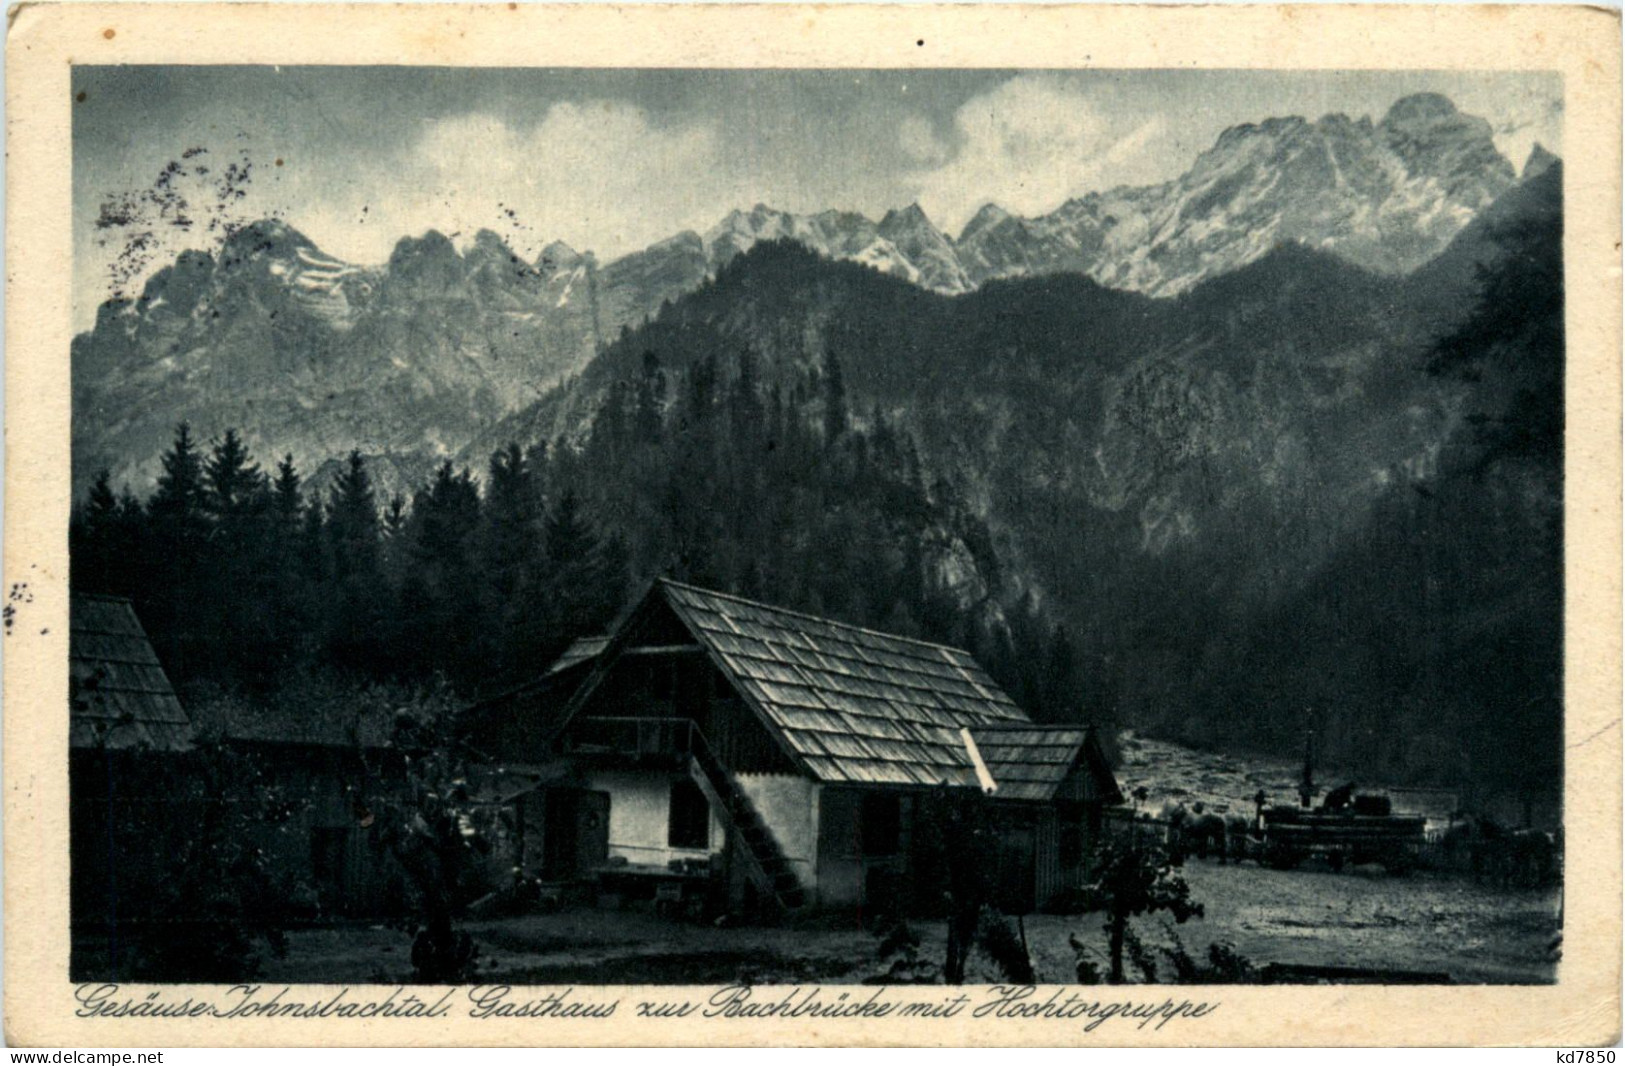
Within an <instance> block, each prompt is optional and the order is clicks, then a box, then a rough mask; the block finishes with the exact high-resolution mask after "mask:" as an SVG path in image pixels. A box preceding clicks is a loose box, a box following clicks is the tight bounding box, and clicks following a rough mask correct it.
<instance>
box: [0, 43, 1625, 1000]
mask: <svg viewBox="0 0 1625 1066" xmlns="http://www.w3.org/2000/svg"><path fill="white" fill-rule="evenodd" d="M106 33H107V34H108V35H112V34H113V33H114V30H113V29H111V28H109V29H108V30H107V31H106ZM908 43H909V45H910V47H913V46H914V41H912V40H911V41H909V42H908ZM918 47H919V49H921V50H922V54H924V52H923V50H924V49H926V48H927V47H928V42H927V40H926V39H925V38H924V37H922V38H921V39H920V40H919V42H918ZM71 94H72V104H71V111H70V117H71V148H72V151H71V157H72V168H71V170H72V173H71V184H72V196H71V199H72V210H71V219H68V218H64V219H62V220H61V221H60V225H61V226H63V227H65V228H66V227H71V242H72V255H71V263H70V262H66V261H64V262H62V263H60V264H59V268H60V274H61V278H60V279H59V281H58V284H71V314H72V342H71V347H70V348H69V349H68V350H63V351H58V352H50V353H45V352H40V353H33V354H34V355H35V356H37V357H38V358H42V359H45V358H48V359H49V360H51V361H53V362H57V363H61V364H63V366H64V373H67V374H71V480H72V486H71V487H72V509H71V517H70V520H69V523H68V528H67V529H66V530H64V531H63V536H65V537H66V539H67V544H68V552H69V556H68V558H69V563H70V567H71V570H70V574H69V591H70V593H71V608H70V612H69V615H68V626H69V634H68V663H67V669H68V672H69V681H68V694H69V704H70V706H69V708H68V712H69V725H70V736H69V742H68V751H67V756H68V759H69V761H70V765H69V770H68V787H69V795H68V812H69V815H70V817H69V819H68V822H67V825H66V830H67V833H68V837H67V839H66V840H65V841H63V843H62V847H63V849H64V850H65V851H67V853H68V854H69V857H70V861H71V869H70V882H69V887H70V892H69V895H70V899H69V915H70V923H71V926H70V928H71V938H70V939H71V945H69V946H68V948H69V958H68V962H67V969H68V974H69V977H70V979H71V980H72V981H73V982H80V983H87V984H90V985H92V986H99V985H104V984H107V983H129V984H137V983H139V984H160V985H161V984H177V983H201V984H218V985H228V986H230V985H238V984H242V983H244V982H255V983H264V984H265V985H266V987H281V986H282V985H286V984H325V985H344V986H359V985H380V986H388V987H390V988H396V987H400V988H404V989H405V990H406V992H403V993H402V995H401V998H403V999H404V998H405V996H406V994H408V993H410V992H411V990H412V988H413V986H417V985H431V986H435V985H440V986H444V985H459V986H468V987H477V988H485V989H493V988H501V989H508V988H512V989H515V990H518V989H522V988H524V987H526V986H556V987H576V988H582V987H586V986H597V985H632V984H636V985H684V986H713V987H720V988H730V989H750V988H753V987H756V986H799V987H801V988H812V987H815V986H816V987H818V988H821V989H824V990H825V993H824V994H826V995H828V996H831V997H833V996H835V995H837V994H838V990H835V989H834V986H866V985H867V986H883V985H927V986H928V985H938V986H988V985H992V986H1009V987H1026V986H1035V985H1036V986H1043V985H1069V986H1107V985H1111V986H1117V985H1159V984H1162V985H1185V986H1190V985H1232V986H1234V985H1325V984H1330V985H1401V984H1403V985H1549V984H1553V983H1557V982H1559V979H1560V974H1561V971H1562V967H1563V966H1564V961H1563V960H1564V954H1565V943H1564V911H1565V905H1564V904H1565V900H1564V881H1565V877H1564V874H1565V853H1566V841H1565V833H1564V828H1565V810H1566V806H1565V794H1564V791H1565V790H1564V765H1565V746H1564V724H1565V698H1564V693H1565V687H1564V686H1565V627H1564V617H1565V614H1564V612H1565V600H1566V594H1565V584H1564V565H1565V550H1564V534H1565V499H1566V493H1565V477H1564V463H1565V424H1566V412H1565V389H1564V386H1565V380H1566V368H1567V367H1568V365H1569V362H1568V359H1567V341H1566V333H1565V322H1566V318H1565V308H1566V303H1565V284H1564V219H1565V212H1564V199H1563V194H1564V157H1565V153H1566V152H1569V153H1572V152H1582V151H1584V150H1585V146H1584V145H1578V144H1569V143H1566V142H1565V138H1564V132H1565V102H1566V95H1565V81H1564V78H1563V76H1562V75H1561V74H1560V73H1558V72H1555V71H1541V70H1525V71H1507V70H1500V71H1491V70H1484V71H1474V70H1434V69H1417V70H1355V69H1315V70H1308V69H1280V70H1270V69H1257V68H1252V69H1245V68H1238V69H1230V70H1226V69H1203V70H1196V69H1172V68H1170V69H1099V68H1090V69H1083V68H1082V67H1080V68H1077V69H1056V68H1049V67H1044V68H1038V67H1034V68H1026V69H1023V68H1007V69H970V68H967V67H964V66H959V67H950V66H945V67H942V68H930V69H832V68H824V69H804V68H794V67H780V68H772V67H767V68H758V69H738V68H722V67H714V68H700V67H689V68H682V69H679V68H669V69H660V68H648V67H639V68H634V67H621V68H616V67H602V66H598V67H574V68H572V67H527V68H507V67H487V68H479V67H468V66H372V65H352V66H308V65H303V66H302V65H281V66H274V65H210V64H206V63H205V64H197V63H186V64H181V63H175V64H169V65H152V64H135V63H107V64H85V65H75V66H74V67H73V69H72V73H71ZM66 179H67V176H66V175H64V176H63V180H66ZM1615 358H1616V359H1617V352H1616V353H1615ZM1615 564H1616V565H1617V560H1615ZM10 595H11V597H12V601H13V603H12V604H11V606H9V607H8V609H7V617H6V628H7V631H8V632H9V631H10V630H11V628H12V624H13V617H14V613H16V612H17V611H19V610H21V607H22V605H19V603H18V602H16V601H18V600H19V599H22V600H24V601H26V597H27V595H28V592H27V590H26V588H24V587H20V586H19V585H18V584H15V583H14V584H12V585H11V588H10ZM36 713H38V714H41V715H54V714H58V713H59V712H58V711H57V710H56V708H55V706H54V705H53V707H51V708H45V707H43V706H41V707H40V708H37V709H36ZM1615 725H1616V726H1617V720H1616V722H1615ZM1616 742H1617V740H1616ZM1617 799H1618V797H1617V796H1616V797H1614V800H1615V802H1616V803H1617ZM1616 817H1617V815H1616ZM1614 828H1615V830H1616V831H1617V826H1615V827H1614ZM1616 875H1617V871H1616ZM1615 958H1616V963H1617V955H1616V956H1615ZM946 991H947V989H942V990H939V992H938V993H937V995H938V996H939V997H940V996H941V994H942V992H946ZM1085 991H1087V990H1085ZM489 994H490V995H496V994H495V993H489ZM504 994H505V993H504ZM856 994H857V993H854V995H856ZM862 994H863V995H868V994H869V990H867V989H865V990H863V992H862ZM513 997H514V998H515V999H518V998H521V997H520V995H519V992H518V991H515V992H514V993H513ZM498 998H500V997H498Z"/></svg>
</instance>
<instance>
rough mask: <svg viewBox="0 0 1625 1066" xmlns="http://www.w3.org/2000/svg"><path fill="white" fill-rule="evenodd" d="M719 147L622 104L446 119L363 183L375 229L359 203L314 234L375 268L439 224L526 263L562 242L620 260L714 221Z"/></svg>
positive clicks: (713, 137)
mask: <svg viewBox="0 0 1625 1066" xmlns="http://www.w3.org/2000/svg"><path fill="white" fill-rule="evenodd" d="M719 148H720V139H719V138H718V136H717V133H716V130H715V129H714V128H712V127H710V126H707V125H704V124H698V123H691V124H686V125H675V126H663V125H661V124H659V123H656V122H655V121H653V120H652V119H651V118H650V116H649V115H648V113H647V112H645V111H644V110H643V109H641V108H639V107H636V106H634V105H631V104H627V103H622V102H618V101H605V100H598V101H586V102H581V103H575V102H569V103H555V104H553V105H552V106H550V107H549V108H548V109H547V110H546V112H545V113H544V114H543V115H542V117H541V118H540V119H539V120H538V121H537V122H536V123H535V124H534V125H531V126H523V125H517V124H514V123H512V122H510V121H505V120H504V119H502V118H499V117H496V116H493V115H489V114H480V113H470V114H461V115H455V116H452V117H448V118H442V119H436V120H434V121H430V122H428V123H426V124H425V125H424V127H423V130H422V132H421V134H420V135H419V136H418V137H417V138H416V139H415V141H414V142H413V143H411V144H410V145H409V146H408V147H407V148H406V150H405V151H404V153H403V156H402V157H401V158H399V159H396V160H392V161H391V162H390V164H388V165H387V166H386V168H385V169H386V170H387V171H388V172H387V173H380V174H378V175H376V179H377V180H373V181H370V182H367V183H365V184H366V187H369V188H371V189H372V190H373V196H374V197H376V199H374V201H373V202H372V203H371V205H370V209H369V212H368V218H367V225H366V232H365V233H363V232H362V231H361V228H360V227H359V226H357V225H356V224H355V223H354V221H353V220H354V219H355V218H356V216H357V212H358V211H359V207H360V205H359V204H356V205H350V204H344V205H332V204H330V205H325V210H321V211H319V212H317V211H311V212H308V214H310V215H313V216H319V217H321V218H323V219H324V220H327V221H328V222H329V224H330V225H331V227H332V231H331V232H328V233H321V234H318V233H316V232H313V233H312V234H311V236H312V237H313V238H314V239H316V240H318V242H331V243H332V246H333V251H334V252H336V253H338V254H348V255H350V256H353V257H355V258H360V259H369V260H374V261H376V260H379V259H381V258H382V257H383V256H385V255H387V254H388V246H389V245H390V244H392V243H393V241H394V239H396V238H398V237H399V236H401V235H402V234H407V233H421V232H423V231H424V230H426V229H431V228H433V229H439V230H441V231H442V232H445V233H448V234H451V233H458V234H460V235H461V238H462V239H463V240H467V239H469V238H471V237H472V236H473V234H474V233H475V232H476V231H478V230H479V229H481V228H488V229H493V230H496V231H497V232H498V233H499V234H500V235H501V236H503V237H504V238H506V239H507V240H508V241H509V243H510V244H512V245H513V246H514V248H515V250H516V251H518V252H520V253H521V254H523V255H526V256H533V255H535V254H536V253H537V252H539V251H540V249H541V247H542V246H543V245H545V244H546V243H548V242H550V241H553V240H564V241H566V242H567V243H569V244H572V245H574V246H575V247H576V248H578V249H581V250H592V251H595V252H597V253H598V254H599V255H600V256H604V257H612V256H615V255H618V254H621V253H623V252H626V251H630V250H633V249H636V248H639V247H643V246H645V245H647V244H650V243H652V242H654V241H656V240H659V239H662V238H664V237H667V236H670V235H671V234H672V232H674V231H675V230H677V229H681V228H684V227H693V226H700V225H706V224H708V223H709V222H710V221H714V220H712V219H710V218H709V216H710V214H712V213H714V211H715V202H716V199H717V191H718V190H717V187H716V186H717V182H716V180H715V174H716V171H717V169H718V155H719ZM380 190H384V195H383V196H382V197H379V196H378V193H379V191H380ZM380 201H381V202H380ZM341 220H350V221H349V222H343V221H341ZM321 228H327V227H326V226H317V225H313V226H312V229H313V230H316V229H321Z"/></svg>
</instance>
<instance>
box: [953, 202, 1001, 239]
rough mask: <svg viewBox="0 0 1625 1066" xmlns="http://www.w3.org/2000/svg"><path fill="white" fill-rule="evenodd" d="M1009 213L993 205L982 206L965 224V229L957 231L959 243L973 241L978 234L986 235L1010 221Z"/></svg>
mask: <svg viewBox="0 0 1625 1066" xmlns="http://www.w3.org/2000/svg"><path fill="white" fill-rule="evenodd" d="M1010 217H1011V215H1010V212H1008V211H1006V210H1005V209H1004V208H1002V207H1000V206H999V205H998V204H995V203H986V204H983V205H982V207H981V209H980V210H979V211H977V212H976V214H975V215H973V216H971V220H970V221H969V222H967V223H965V228H964V229H962V230H960V231H959V243H961V244H962V243H964V242H966V241H973V240H975V239H976V238H977V237H978V236H979V235H980V234H983V233H986V232H987V231H988V230H990V229H992V228H993V227H995V226H998V225H1001V224H1003V223H1004V222H1006V221H1008V220H1009V219H1010Z"/></svg>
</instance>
